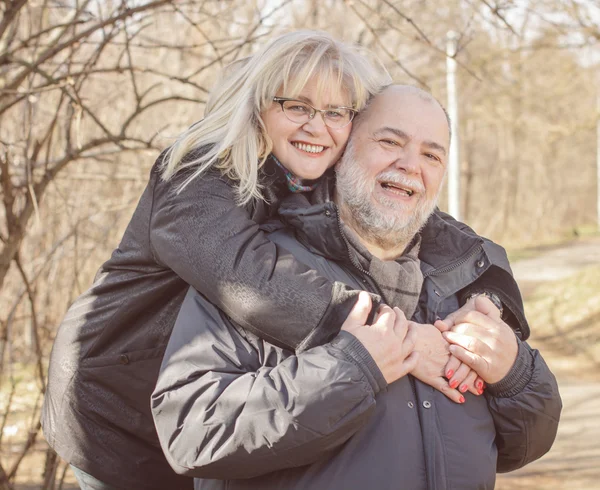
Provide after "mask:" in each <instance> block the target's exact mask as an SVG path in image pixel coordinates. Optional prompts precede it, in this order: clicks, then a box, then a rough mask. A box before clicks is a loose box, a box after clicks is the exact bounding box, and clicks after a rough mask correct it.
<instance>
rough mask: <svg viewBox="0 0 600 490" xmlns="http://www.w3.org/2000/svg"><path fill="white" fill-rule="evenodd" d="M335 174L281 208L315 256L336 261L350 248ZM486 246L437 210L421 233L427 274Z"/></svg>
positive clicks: (421, 252)
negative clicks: (336, 196)
mask: <svg viewBox="0 0 600 490" xmlns="http://www.w3.org/2000/svg"><path fill="white" fill-rule="evenodd" d="M334 185H335V173H334V172H333V170H329V171H328V172H327V173H326V174H325V175H324V176H323V182H322V184H321V185H320V186H319V187H318V188H317V189H316V190H315V191H314V192H312V193H300V194H292V195H289V196H287V197H286V198H285V199H284V200H283V202H282V204H281V206H280V208H279V214H280V217H281V219H282V220H283V221H284V223H286V224H287V225H289V226H291V227H292V228H294V230H295V233H296V236H297V238H298V239H299V240H300V241H301V242H302V243H304V245H306V246H307V247H309V248H310V249H311V250H312V251H313V252H316V253H318V254H319V255H323V256H325V257H327V258H330V259H333V260H338V261H339V260H340V259H341V258H342V257H347V254H348V247H347V244H346V240H345V238H344V235H343V231H342V223H341V220H340V217H339V212H338V208H337V206H336V205H335V203H334V202H333V191H334ZM482 244H483V239H482V238H481V237H479V236H477V235H476V234H475V232H473V231H472V230H471V229H470V228H468V227H467V226H466V225H463V224H462V223H459V222H457V221H455V220H454V219H453V218H452V217H451V216H450V215H448V214H446V213H443V212H441V211H439V210H438V209H436V211H435V212H434V213H433V214H432V215H431V216H430V218H429V220H428V221H427V223H426V224H425V226H424V228H423V229H422V230H421V247H420V252H419V258H420V259H421V260H422V261H423V262H424V267H425V270H424V272H425V273H432V272H434V271H436V270H439V269H441V268H445V267H451V266H452V265H453V264H455V263H460V262H461V261H462V260H464V258H465V257H469V256H470V255H471V254H472V253H474V252H475V251H476V250H477V249H478V248H480V247H481V246H482Z"/></svg>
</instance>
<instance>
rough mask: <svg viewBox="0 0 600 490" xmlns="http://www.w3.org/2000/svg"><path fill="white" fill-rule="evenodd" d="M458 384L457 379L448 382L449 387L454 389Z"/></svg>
mask: <svg viewBox="0 0 600 490" xmlns="http://www.w3.org/2000/svg"><path fill="white" fill-rule="evenodd" d="M457 386H458V381H456V380H454V381H452V383H450V388H452V389H454V388H456V387H457Z"/></svg>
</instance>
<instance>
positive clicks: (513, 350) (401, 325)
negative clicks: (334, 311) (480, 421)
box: [342, 293, 518, 403]
mask: <svg viewBox="0 0 600 490" xmlns="http://www.w3.org/2000/svg"><path fill="white" fill-rule="evenodd" d="M370 310H371V299H370V297H369V295H368V294H366V293H361V294H360V295H359V298H358V301H357V303H356V305H355V306H354V308H353V309H352V311H351V313H350V315H349V316H348V318H347V320H346V321H345V322H344V325H343V326H342V330H346V331H348V332H349V333H351V334H352V335H354V336H355V337H356V338H357V339H358V340H359V341H360V342H361V343H362V344H363V345H364V346H365V348H366V349H367V350H368V351H369V354H371V356H372V357H373V359H374V360H375V363H376V364H377V366H378V367H379V369H380V370H381V372H382V374H383V376H384V377H385V379H386V381H387V382H388V383H392V382H394V381H396V380H397V379H399V378H401V377H403V376H405V375H407V374H411V375H413V376H414V377H415V378H417V379H419V380H421V381H422V382H424V383H426V384H428V385H430V386H432V387H433V388H435V389H437V390H439V391H440V392H441V393H443V394H444V395H445V396H447V397H448V398H449V399H451V400H452V401H454V402H456V403H464V402H465V398H464V396H463V394H464V393H466V392H467V391H470V392H471V393H473V394H474V395H481V394H482V393H483V390H484V388H485V383H488V384H490V383H496V382H498V381H500V380H501V379H503V378H504V377H505V376H506V375H507V374H508V372H509V371H510V369H511V367H512V366H513V364H514V362H515V359H516V357H517V351H518V344H517V340H516V337H515V334H514V332H513V331H512V329H511V328H510V327H509V326H508V325H507V324H506V323H504V322H503V321H502V320H501V319H500V312H499V311H498V309H497V308H496V307H495V306H494V304H493V303H492V302H491V301H490V300H489V299H487V298H485V297H483V296H477V297H475V298H472V299H470V300H469V301H468V302H467V303H466V304H465V305H464V306H463V307H461V308H460V309H459V310H457V311H456V312H454V313H452V314H451V315H449V316H448V317H447V318H445V319H444V320H438V321H436V322H435V324H434V325H428V324H418V323H416V322H412V321H409V320H407V319H406V317H405V315H404V313H403V312H402V311H401V310H400V309H398V308H390V307H389V306H385V305H384V306H382V307H381V308H380V309H379V311H378V313H377V315H376V318H375V320H374V321H373V324H372V325H367V324H366V321H367V317H368V314H369V312H370Z"/></svg>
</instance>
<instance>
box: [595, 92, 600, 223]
mask: <svg viewBox="0 0 600 490" xmlns="http://www.w3.org/2000/svg"><path fill="white" fill-rule="evenodd" d="M596 201H597V204H596V207H597V209H596V220H597V227H598V231H600V91H599V92H598V94H597V99H596Z"/></svg>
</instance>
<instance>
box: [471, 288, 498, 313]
mask: <svg viewBox="0 0 600 490" xmlns="http://www.w3.org/2000/svg"><path fill="white" fill-rule="evenodd" d="M477 296H485V297H486V298H487V299H489V300H490V301H491V302H492V303H493V304H494V306H495V307H496V308H498V311H500V318H502V315H503V314H504V307H503V306H502V300H501V299H500V298H499V297H498V295H497V294H494V293H490V292H489V291H479V292H477V293H471V294H469V295H468V296H467V297H466V301H469V300H470V299H473V298H475V297H477Z"/></svg>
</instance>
